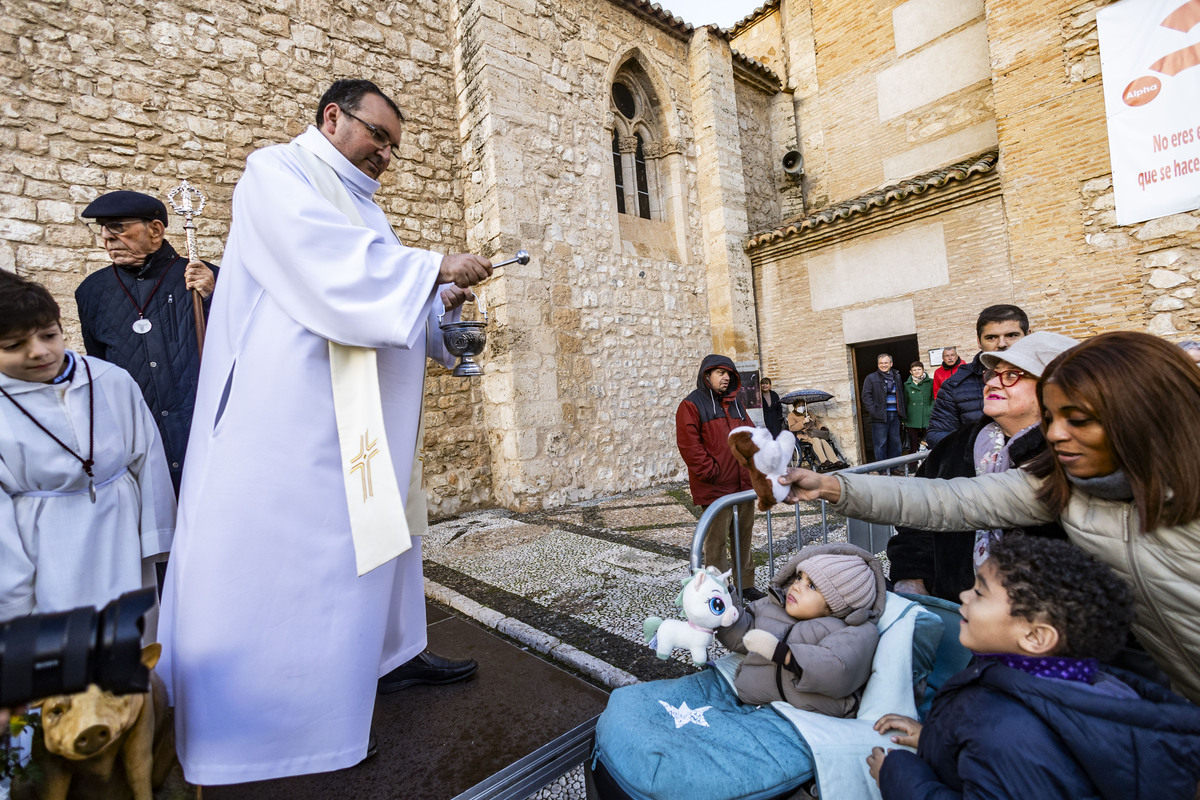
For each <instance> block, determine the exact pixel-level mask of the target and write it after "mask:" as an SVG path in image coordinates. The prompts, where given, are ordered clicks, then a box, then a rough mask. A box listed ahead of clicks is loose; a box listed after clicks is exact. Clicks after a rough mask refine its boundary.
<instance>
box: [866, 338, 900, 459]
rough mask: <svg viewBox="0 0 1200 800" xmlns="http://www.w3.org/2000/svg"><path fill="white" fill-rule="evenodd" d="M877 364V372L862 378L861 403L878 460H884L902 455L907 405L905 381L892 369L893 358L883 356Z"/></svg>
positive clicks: (880, 356)
mask: <svg viewBox="0 0 1200 800" xmlns="http://www.w3.org/2000/svg"><path fill="white" fill-rule="evenodd" d="M875 365H876V366H877V367H878V369H876V370H875V371H874V372H872V373H871V374H870V375H868V376H867V377H866V378H864V379H863V385H862V404H863V408H865V409H866V411H867V418H868V419H870V420H871V445H872V447H873V448H874V449H875V460H876V461H883V460H884V459H885V458H896V457H897V456H899V455H900V420H902V419H904V415H905V411H906V408H907V406H906V405H905V400H906V398H905V396H904V383H903V381H904V379H903V378H902V377H901V376H900V373H899V372H898V371H897V370H894V369H892V357H891V356H890V355H888V354H887V353H881V354H880V355H879V357H878V358H876V359H875Z"/></svg>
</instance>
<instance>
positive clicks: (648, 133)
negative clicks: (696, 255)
mask: <svg viewBox="0 0 1200 800" xmlns="http://www.w3.org/2000/svg"><path fill="white" fill-rule="evenodd" d="M609 110H610V112H611V115H612V116H611V118H612V121H613V131H612V141H613V181H614V183H615V187H614V188H615V189H616V195H617V212H618V213H620V214H631V215H634V216H638V217H641V218H643V219H655V220H662V219H663V213H662V208H663V198H662V189H661V186H662V181H663V180H664V177H663V174H662V173H661V170H663V169H664V167H662V166H660V161H661V159H662V156H663V155H664V150H663V147H662V143H661V133H660V131H661V130H662V123H661V121H660V120H659V119H658V116H659V114H660V108H659V103H658V99H657V96H656V95H655V93H654V89H653V87H652V84H651V81H650V78H649V76H648V75H647V74H646V72H645V70H644V69H643V68H642V66H641V64H639V63H638V61H637V59H636V58H630V59H629V60H628V61H626V62H625V63H624V64H623V65H622V66H621V68H620V69H619V70H617V74H616V77H615V78H614V80H613V84H612V93H611V95H610V105H609Z"/></svg>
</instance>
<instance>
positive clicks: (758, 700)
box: [716, 542, 886, 717]
mask: <svg viewBox="0 0 1200 800" xmlns="http://www.w3.org/2000/svg"><path fill="white" fill-rule="evenodd" d="M885 600H886V588H885V585H884V578H883V568H882V566H881V565H880V563H879V559H877V558H875V557H874V556H873V555H871V554H870V553H868V552H867V551H866V550H863V549H861V548H858V547H855V546H854V545H852V544H843V543H838V542H834V543H830V544H822V545H811V546H809V547H805V548H804V549H803V550H801V551H800V552H799V553H798V554H797V555H796V556H795V557H794V558H792V560H791V561H789V562H788V563H787V565H786V566H784V567H783V569H781V570H780V571H779V572H778V573H777V574H776V575H775V577H774V578H773V579H772V581H771V587H770V591H769V592H768V593H767V596H766V597H763V598H761V599H759V600H755V601H754V602H753V603H750V604H749V605H747V606H746V608H745V609H744V611H743V612H742V614H741V616H740V617H739V618H738V619H737V620H736V621H735V622H734V623H733V624H732V625H730V626H728V627H725V628H718V629H717V634H716V635H717V638H718V639H719V640H720V641H721V643H722V644H723V645H725V646H726V647H727V648H729V649H730V650H733V651H735V652H740V653H746V654H747V655H746V658H745V660H744V661H742V663H741V665H740V666H739V667H738V670H737V674H736V676H735V677H734V681H733V685H734V689H736V690H737V694H738V698H739V699H740V700H741V701H742V702H744V703H751V704H754V705H764V704H766V703H770V702H773V701H776V700H785V701H787V702H788V703H791V704H792V705H793V706H795V707H796V708H799V709H803V710H807V711H815V712H817V713H820V714H827V715H829V716H833V717H850V716H853V715H854V712H855V711H856V710H857V709H858V703H859V699H860V698H861V696H862V688H863V686H864V685H865V684H866V682H867V678H868V677H870V675H871V659H872V658H873V656H874V655H875V645H876V643H877V642H878V641H879V631H878V629H877V628H876V626H875V625H874V624H873V623H874V622H875V621H876V620H877V619H878V618H879V616H880V614H882V613H883V607H884V603H885Z"/></svg>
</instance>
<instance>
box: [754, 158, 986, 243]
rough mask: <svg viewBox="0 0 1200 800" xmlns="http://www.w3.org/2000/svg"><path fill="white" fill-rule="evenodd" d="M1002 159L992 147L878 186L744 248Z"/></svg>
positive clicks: (865, 210)
mask: <svg viewBox="0 0 1200 800" xmlns="http://www.w3.org/2000/svg"><path fill="white" fill-rule="evenodd" d="M999 160H1000V154H999V153H998V152H997V151H995V150H992V151H991V152H988V153H983V154H982V155H978V156H974V157H972V158H968V159H966V160H965V161H960V162H958V163H957V164H952V165H950V166H948V167H943V168H942V169H938V170H934V171H933V172H927V173H925V174H924V175H917V176H916V177H914V178H909V179H907V180H903V181H900V182H899V183H894V184H891V185H888V186H884V187H881V188H879V189H875V190H873V191H870V192H867V193H866V194H861V195H859V196H858V197H854V198H851V199H850V200H845V201H843V202H841V203H837V204H835V205H832V206H829V207H827V208H823V209H821V210H820V211H818V212H816V213H815V214H809V215H808V216H806V217H799V218H796V219H793V220H791V221H789V222H787V223H785V224H783V225H781V226H779V227H778V228H774V229H772V230H769V231H764V232H762V233H756V234H754V235H753V236H751V237H750V238H749V239H747V240H746V244H745V249H746V250H752V249H754V248H755V247H759V246H761V245H764V244H767V243H768V242H774V241H778V240H780V239H786V238H787V237H789V236H794V235H796V234H799V233H802V232H804V231H808V230H812V229H814V228H816V227H818V226H821V225H832V224H834V223H836V222H838V221H839V220H843V219H846V218H847V217H852V216H855V215H858V214H866V213H868V212H870V211H871V210H872V209H876V208H881V207H883V206H885V205H887V204H889V203H893V202H897V201H900V200H904V199H905V198H908V197H912V196H913V195H919V194H924V193H925V192H927V191H929V190H931V189H939V188H941V187H943V186H945V185H946V184H948V183H950V182H951V181H965V180H967V179H968V178H970V177H971V176H972V175H978V174H983V173H986V172H991V171H992V170H994V169H995V168H996V163H997V162H998V161H999Z"/></svg>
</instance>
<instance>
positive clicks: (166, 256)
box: [75, 191, 217, 494]
mask: <svg viewBox="0 0 1200 800" xmlns="http://www.w3.org/2000/svg"><path fill="white" fill-rule="evenodd" d="M82 216H83V217H85V218H88V219H93V220H95V221H94V222H90V223H88V226H89V227H90V228H92V229H93V230H94V231H96V233H97V234H98V235H99V237H100V239H101V241H102V242H103V243H104V249H105V250H106V251H107V253H108V257H109V258H111V259H112V265H111V266H110V268H108V269H103V270H100V271H99V272H95V273H93V274H91V275H89V276H88V277H87V278H85V279H84V281H83V283H81V284H80V285H79V288H78V289H76V290H75V303H76V305H78V306H79V322H80V325H81V327H82V328H83V343H84V346H85V348H86V349H87V353H88V355H90V356H95V357H97V358H102V359H104V360H105V361H110V362H112V363H114V364H116V365H118V366H120V367H124V368H125V369H126V370H128V372H129V373H130V374H131V375H133V378H134V380H136V381H137V383H138V386H140V387H141V389H142V395H143V396H144V397H145V398H146V404H147V405H148V406H150V410H151V411H152V412H153V413H154V419H155V420H156V421H157V422H158V429H159V431H160V432H161V434H162V440H163V448H164V449H165V450H166V453H167V464H168V465H169V466H170V468H171V481H172V483H174V485H175V493H176V494H178V493H179V480H180V478H181V477H182V475H183V457H184V452H185V451H186V449H187V440H188V429H189V428H190V427H191V424H192V408H193V406H194V405H195V402H196V381H197V379H198V377H199V375H200V350H199V347H198V345H197V341H196V322H195V314H194V312H193V311H192V297H193V295H192V290H193V289H195V290H196V291H198V292H199V293H200V296H201V297H203V298H204V300H205V303H204V306H205V308H204V313H205V315H206V316H207V314H208V302H207V301H208V298H209V297H211V296H212V292H213V287H214V285H215V283H216V273H217V268H216V267H214V266H212V265H211V264H206V263H205V262H203V261H191V262H189V261H188V260H187V258H186V257H185V256H182V255H180V254H179V253H177V252H175V248H173V247H172V246H171V245H170V243H169V242H167V240H166V239H164V238H163V235H164V233H165V232H166V228H167V207H166V206H165V205H163V204H162V201H160V200H158V199H157V198H155V197H151V196H150V195H148V194H142V193H141V192H129V191H120V192H109V193H108V194H104V195H101V196H100V197H97V198H96V199H95V200H93V201H92V202H91V203H90V204H89V205H88V207H87V208H85V209H84V210H83V214H82Z"/></svg>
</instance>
